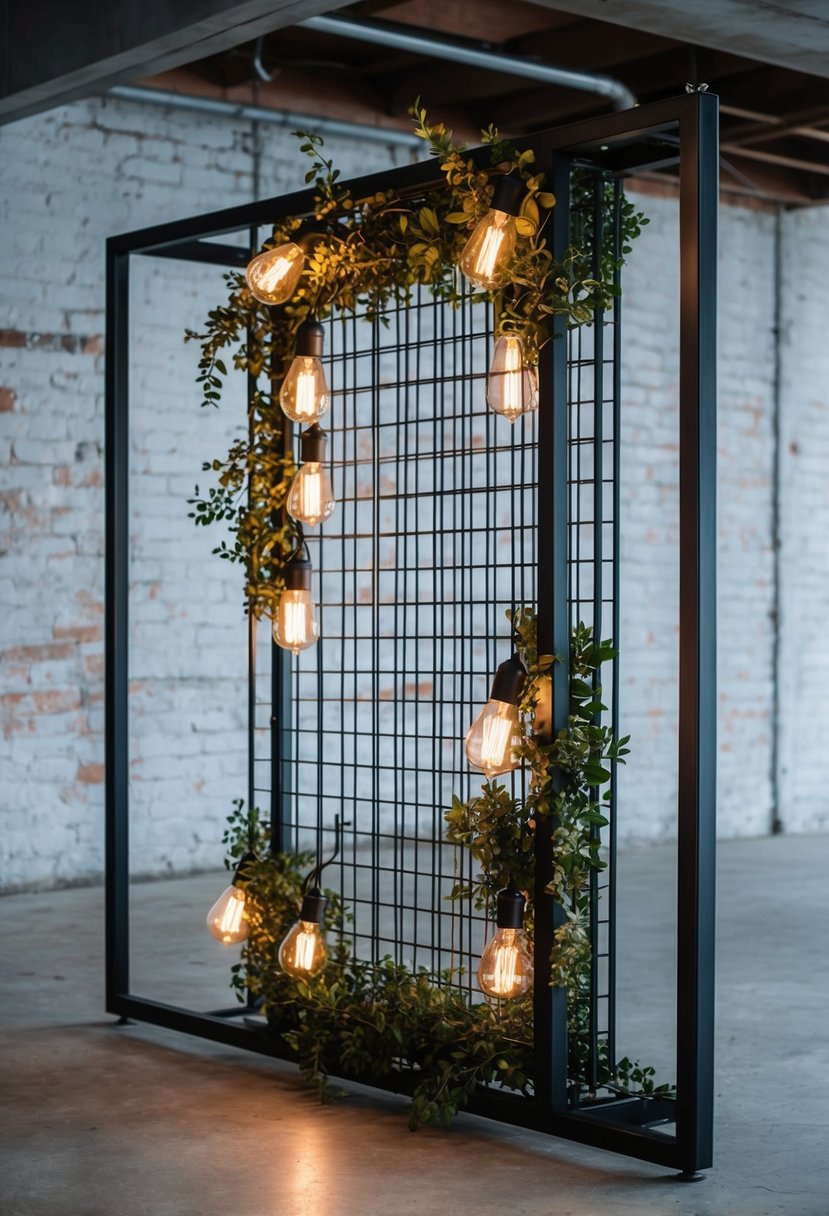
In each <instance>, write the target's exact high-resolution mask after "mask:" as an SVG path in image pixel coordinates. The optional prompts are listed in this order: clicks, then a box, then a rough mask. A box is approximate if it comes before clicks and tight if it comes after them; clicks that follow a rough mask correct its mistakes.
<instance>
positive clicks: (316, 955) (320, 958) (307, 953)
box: [279, 886, 328, 980]
mask: <svg viewBox="0 0 829 1216" xmlns="http://www.w3.org/2000/svg"><path fill="white" fill-rule="evenodd" d="M327 903H328V900H327V899H326V898H325V896H324V895H323V893H322V891H321V890H320V889H319V887H317V886H315V887H313V888H312V890H310V891H309V892H308V894H307V895H306V896H305V897H304V899H303V901H302V907H301V909H300V912H299V920H298V921H297V923H296V924H295V925H294V926H293V928H292V929H290V930H289V931H288V934H287V936H286V937H285V938H284V940H283V942H282V945H281V946H280V947H279V965H280V967H281V968H282V970H283V971H286V972H287V973H288V975H292V976H294V978H295V979H300V980H301V979H307V978H308V977H309V976H312V975H316V974H317V972H318V971H319V970H320V968H322V967H324V966H325V963H326V960H327V958H328V951H327V950H326V948H325V938H324V937H323V936H322V930H321V929H320V925H321V923H322V914H323V912H324V911H325V905H326V904H327Z"/></svg>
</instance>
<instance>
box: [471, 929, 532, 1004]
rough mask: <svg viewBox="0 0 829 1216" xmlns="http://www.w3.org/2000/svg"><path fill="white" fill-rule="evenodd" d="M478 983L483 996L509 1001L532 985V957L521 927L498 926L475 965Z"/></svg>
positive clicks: (522, 993) (521, 994)
mask: <svg viewBox="0 0 829 1216" xmlns="http://www.w3.org/2000/svg"><path fill="white" fill-rule="evenodd" d="M478 984H479V986H480V989H481V991H482V992H483V993H484V995H485V996H488V997H491V998H493V999H494V1000H499V1001H505V1000H506V1001H510V1000H514V999H515V998H516V997H517V996H524V995H525V994H526V993H527V992H529V991H530V989H531V988H532V986H533V960H532V957H531V955H530V952H529V950H528V949H527V942H526V939H525V937H524V934H523V933H522V932H521V930H520V929H499V930H498V931H497V933H496V934H495V936H494V937H493V939H492V941H491V942H490V943H489V945H488V946H487V948H486V950H485V951H484V953H483V956H482V958H481V961H480V964H479V966H478Z"/></svg>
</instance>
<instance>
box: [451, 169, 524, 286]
mask: <svg viewBox="0 0 829 1216" xmlns="http://www.w3.org/2000/svg"><path fill="white" fill-rule="evenodd" d="M523 194H524V184H523V182H521V181H520V180H519V179H518V178H516V177H509V176H507V177H499V178H498V181H497V182H496V183H495V190H494V191H493V194H492V206H491V208H490V210H489V211H488V212H487V214H486V215H485V216H484V218H483V219H482V220H481V221H480V222H479V223H478V224H477V226H476V228H475V230H474V232H473V233H472V235H471V237H470V238H469V240H468V241H467V242H466V245H465V246H464V249H463V253H462V254H461V256H460V260H459V262H458V265H459V266H460V268H461V270H462V271H463V273H464V274H465V275H466V277H467V279H469V281H470V283H472V285H473V286H474V287H480V288H482V289H483V290H484V291H494V290H495V289H496V288H498V287H504V286H506V284H507V283H508V282H509V279H510V262H511V261H512V256H513V254H514V253H515V246H516V243H517V241H518V228H517V225H516V223H515V217H516V216H517V215H518V213H519V210H520V207H521V198H522V196H523Z"/></svg>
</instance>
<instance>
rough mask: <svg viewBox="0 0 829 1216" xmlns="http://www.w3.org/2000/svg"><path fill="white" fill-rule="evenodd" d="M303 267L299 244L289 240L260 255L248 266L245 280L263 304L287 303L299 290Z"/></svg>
mask: <svg viewBox="0 0 829 1216" xmlns="http://www.w3.org/2000/svg"><path fill="white" fill-rule="evenodd" d="M304 265H305V254H304V253H303V252H302V250H301V249H300V247H299V245H296V244H294V242H293V241H288V243H287V244H286V245H278V246H277V247H276V249H266V250H265V252H264V253H260V254H258V255H257V256H256V257H255V258H254V259H253V261H252V262H249V263H248V265H247V269H246V270H245V278H246V279H247V284H248V287H249V288H250V290H251V292H252V293H253V295H254V296H256V299H257V300H259V301H260V302H261V303H262V304H284V303H285V301H286V300H289V299H290V298H291V296H292V295H293V294H294V292H295V291H296V288H297V284H298V283H299V279H300V275H301V274H302V268H303V266H304Z"/></svg>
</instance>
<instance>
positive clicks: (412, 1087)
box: [225, 608, 673, 1128]
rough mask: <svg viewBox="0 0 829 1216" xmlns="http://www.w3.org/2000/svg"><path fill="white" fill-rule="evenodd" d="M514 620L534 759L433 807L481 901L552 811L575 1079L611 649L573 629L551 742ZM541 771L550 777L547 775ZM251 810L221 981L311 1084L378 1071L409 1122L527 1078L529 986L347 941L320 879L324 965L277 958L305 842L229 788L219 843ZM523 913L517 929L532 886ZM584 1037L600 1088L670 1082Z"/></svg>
mask: <svg viewBox="0 0 829 1216" xmlns="http://www.w3.org/2000/svg"><path fill="white" fill-rule="evenodd" d="M514 623H515V628H516V631H517V634H518V636H519V638H520V651H521V656H522V659H523V661H524V663H525V666H526V667H527V672H528V677H529V678H528V681H527V685H526V688H525V695H524V699H523V702H522V723H523V730H522V735H523V743H522V749H523V750H524V752H525V755H526V756H527V758H528V759H529V758H530V756H532V758H533V763H534V764H535V765H536V766H537V767H533V768H532V769H531V779H530V785H529V790H528V794H527V797H526V799H524V800H521V799H518V798H513V797H511V796H510V795H509V794H508V792H507V791H506V789H505V787H504V786H503V785H501V784H499V783H498V782H496V781H491V782H487V783H486V784H485V785H484V786H483V788H482V792H481V794H480V795H479V796H477V797H475V798H473V799H470V800H469V802H467V803H461V802H460V801H458V800H457V799H454V800H453V803H452V806H451V808H450V809H449V810H448V811H447V813H446V821H447V825H448V831H447V838H448V840H449V841H450V842H452V843H454V844H456V845H458V846H460V847H462V848H465V849H469V850H470V852H471V854H472V856H473V857H474V858H475V860H476V861H477V862H478V865H479V867H480V870H479V873H478V874H477V875H476V877H475V878H474V880H473V882H472V884H471V885H466V886H465V885H463V884H456V885H455V887H454V888H453V890H452V891H451V892H448V893H447V896H448V898H452V899H459V898H468V897H471V898H472V899H473V901H474V902H475V904H476V905H477V906H478V907H479V908H486V907H488V905H489V903H490V901H491V898H492V896H493V894H494V893H495V892H496V891H497V890H498V889H499V887H501V886H504V885H505V884H506V883H507V882H508V881H509V879H510V878H511V877H512V878H513V879H514V880H515V882H516V885H518V886H519V887H520V888H522V889H523V890H524V891H525V892H527V893H528V894H529V895H530V896H531V895H532V891H533V885H534V877H535V862H534V840H533V835H534V828H535V826H536V824H537V822H538V820H539V819H540V817H542V816H553V817H554V822H555V823H556V828H555V832H554V836H553V839H554V842H555V847H556V869H555V872H554V876H553V880H552V882H551V884H550V887H549V891H550V893H551V894H552V895H553V897H554V898H555V899H556V900H557V901H558V902H559V903H561V904H562V906H563V907H565V908H566V910H567V913H568V915H567V919H566V921H565V923H564V924H563V925H562V927H561V929H560V930H559V931H558V934H557V936H556V942H555V947H554V951H553V957H552V960H551V962H552V983H554V984H556V985H563V986H565V987H566V989H567V993H568V1017H569V1022H570V1028H569V1029H570V1037H569V1041H570V1051H569V1080H570V1082H571V1083H572V1084H575V1085H576V1086H580V1085H583V1084H584V1083H585V1080H586V1060H587V1052H588V1029H589V1027H588V1017H587V1012H588V1008H589V1006H588V984H589V967H590V944H589V936H588V934H587V928H586V926H587V918H588V916H589V911H590V908H589V900H590V893H589V882H590V873H591V871H592V870H598V869H601V868H603V866H604V864H605V863H604V862H603V860H602V859H601V857H600V855H599V843H598V835H597V829H598V828H600V827H602V826H604V825H605V824H606V823H607V818H606V815H604V814H603V812H602V807H603V806H604V805H605V804H606V803H607V801H608V799H607V795H604V796H602V797H601V798H599V797H597V796H596V793H595V791H596V789H597V788H598V787H600V786H602V785H606V784H607V782H608V780H609V777H610V773H609V770H608V769H607V767H606V765H607V764H608V763H610V762H612V761H614V760H615V761H616V762H618V763H623V762H624V757H625V755H626V754H627V748H626V746H625V745H626V743H627V739H619V740H616V739H614V737H613V733H612V731H610V729H609V728H607V727H605V726H601V725H598V724H597V722H596V716H597V714H598V712H599V709H600V706H601V700H600V697H601V688H600V686H599V685H598V683H597V680H596V677H597V676H598V673H599V670H600V667H601V665H602V663H604V662H606V661H607V660H608V659H609V658H611V657H612V655H613V651H612V648H611V647H610V646H609V644H608V643H607V642H597V641H595V640H594V639H593V637H592V632H591V630H590V629H589V627H587V626H584V625H579V626H578V627H577V629H576V630H575V632H574V634H573V639H572V645H571V654H570V660H571V679H570V689H571V701H570V718H569V724H568V727H567V728H566V729H565V730H562V731H561V732H560V734H559V735H558V737H557V738H556V739H554V740H553V741H552V742H551V743H550V744H540V743H538V742H537V741H536V740H535V739H534V738H533V735H532V722H533V709H534V705H535V703H536V701H537V699H538V698H539V697H540V696H541V695H542V692H543V683H544V681H545V680H546V679H548V678H549V672H550V669H551V666H552V663H553V662H554V661H555V660H554V659H553V657H552V656H546V655H541V656H539V655H537V653H536V650H535V618H534V614H533V612H532V611H531V610H529V609H526V608H525V609H522V610H521V611H520V612H519V613H518V614H517V615H516V618H515V622H514ZM553 773H558V774H560V776H561V779H562V780H561V781H560V783H559V784H560V788H559V789H558V790H557V791H554V790H553ZM251 824H252V825H253V835H254V839H255V840H256V843H257V845H258V848H259V851H260V860H259V861H257V862H256V863H255V864H253V865H252V866H251V867H250V868H249V870H248V873H249V876H250V877H249V880H248V882H247V884H246V885H247V896H248V907H249V910H248V912H247V915H248V919H249V924H250V930H249V936H248V939H247V941H246V943H245V945H244V947H243V953H242V961H241V962H240V963H237V964H235V966H234V967H233V969H232V970H233V979H232V983H233V986H234V987H235V988H236V990H237V994H238V995H239V998H240V1000H241V999H244V997H245V996H246V994H247V993H248V992H249V993H250V994H251V995H253V996H254V997H255V998H257V999H258V1000H259V1001H260V1002H261V1007H262V1009H263V1011H264V1012H265V1014H266V1016H267V1018H268V1021H269V1024H270V1026H271V1028H272V1030H273V1031H274V1033H277V1034H279V1035H280V1036H281V1037H282V1039H283V1041H284V1043H285V1044H286V1046H287V1047H288V1048H289V1049H290V1050H291V1052H292V1053H293V1054H294V1056H295V1058H296V1059H297V1061H298V1063H299V1065H300V1068H301V1069H302V1072H303V1074H304V1075H305V1077H306V1079H307V1080H308V1082H309V1083H310V1084H311V1085H312V1086H313V1087H314V1088H315V1089H316V1091H317V1092H318V1093H319V1094H320V1096H321V1097H322V1098H327V1097H329V1096H331V1095H332V1091H331V1089H330V1088H329V1084H328V1078H329V1076H330V1075H336V1076H342V1077H353V1078H356V1079H362V1080H374V1081H378V1082H380V1083H382V1084H391V1085H392V1087H393V1088H397V1089H400V1090H401V1091H407V1092H409V1093H411V1097H412V1104H411V1108H410V1115H409V1122H410V1126H411V1127H412V1128H415V1127H417V1126H418V1125H419V1124H421V1123H435V1124H438V1125H441V1126H446V1127H448V1126H449V1125H450V1124H451V1122H452V1119H453V1118H454V1115H455V1113H456V1112H457V1111H458V1110H459V1109H462V1108H463V1107H464V1106H466V1105H467V1104H468V1103H469V1101H470V1099H471V1098H472V1097H473V1096H474V1095H475V1093H476V1092H478V1090H479V1089H480V1088H481V1087H487V1086H492V1085H498V1086H502V1087H506V1088H507V1089H512V1090H515V1091H518V1092H521V1093H529V1092H531V1090H532V1072H533V1025H532V1001H531V999H530V998H524V999H521V1000H517V1001H506V1002H502V1003H501V1004H500V1006H499V1007H498V1008H494V1007H493V1006H491V1005H489V1004H486V1003H484V1002H482V1003H480V1004H473V1005H470V1004H469V1002H468V998H467V996H466V994H465V993H464V991H463V990H462V989H461V988H460V987H459V986H458V985H457V983H456V980H457V978H458V977H457V976H456V975H452V974H451V973H449V972H444V973H441V974H439V975H434V974H431V973H430V972H428V971H426V970H425V969H423V968H420V969H418V970H417V971H412V970H411V969H409V968H407V967H406V966H404V965H402V964H400V963H396V962H394V961H393V960H392V959H390V958H386V959H383V960H382V961H381V962H379V963H376V964H372V963H367V962H364V961H362V960H360V959H358V958H356V957H354V955H353V954H352V952H351V950H350V948H349V945H348V942H347V935H346V933H345V932H344V929H345V926H346V924H347V920H348V912H347V909H346V908H344V907H343V905H342V902H341V901H340V899H339V898H338V896H337V895H336V893H335V892H332V891H329V892H326V894H328V896H329V899H330V903H329V905H328V909H327V912H326V919H325V928H326V929H327V931H328V933H329V939H330V941H331V942H333V948H332V949H331V950H330V955H329V961H328V963H327V965H326V967H325V969H324V970H323V971H322V972H321V973H320V975H318V976H316V977H315V978H314V979H310V980H307V981H297V980H295V979H293V978H291V977H290V976H288V975H286V974H285V973H284V972H283V971H281V970H280V968H279V966H278V963H277V953H278V949H279V944H280V942H281V941H282V939H283V937H284V936H285V934H286V933H287V932H288V930H289V928H290V927H291V925H292V924H293V923H294V921H295V920H296V918H297V915H298V911H299V907H300V903H301V894H302V892H301V887H302V877H303V874H304V872H305V871H306V870H307V869H308V867H309V865H310V863H311V857H310V855H299V856H294V855H289V854H279V853H278V854H275V855H270V854H269V853H268V852H267V843H268V841H267V831H266V829H264V828H263V826H262V825H261V823H260V822H259V817H258V813H257V812H256V811H254V812H253V813H252V817H251V818H249V817H248V816H246V815H245V814H244V813H243V811H242V806H241V803H237V806H236V811H235V812H234V815H233V816H231V829H230V831H229V832H228V833H227V834H226V837H225V839H226V841H228V842H229V843H230V846H231V847H230V855H231V858H233V859H236V860H238V858H239V857H240V856H241V855H242V853H243V852H244V851H245V849H246V848H247V847H248V841H249V839H250V832H251ZM228 864H229V865H232V862H229V863H228ZM524 927H525V931H526V932H527V933H528V934H529V935H530V936H531V935H532V927H533V915H532V904H531V902H529V903H528V905H527V918H526V921H525V926H524ZM598 1050H599V1056H598V1076H597V1080H598V1084H599V1085H600V1086H602V1087H603V1088H605V1089H609V1090H615V1091H618V1092H620V1093H628V1094H630V1093H635V1094H637V1095H640V1096H644V1097H670V1096H672V1093H673V1091H672V1088H671V1087H670V1086H669V1085H660V1086H657V1085H656V1083H655V1080H654V1071H653V1069H652V1068H650V1067H647V1066H643V1065H641V1064H639V1063H638V1062H632V1061H630V1060H628V1059H623V1060H620V1061H611V1060H609V1059H608V1056H607V1047H606V1044H605V1043H604V1042H603V1041H600V1043H599V1049H598Z"/></svg>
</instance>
